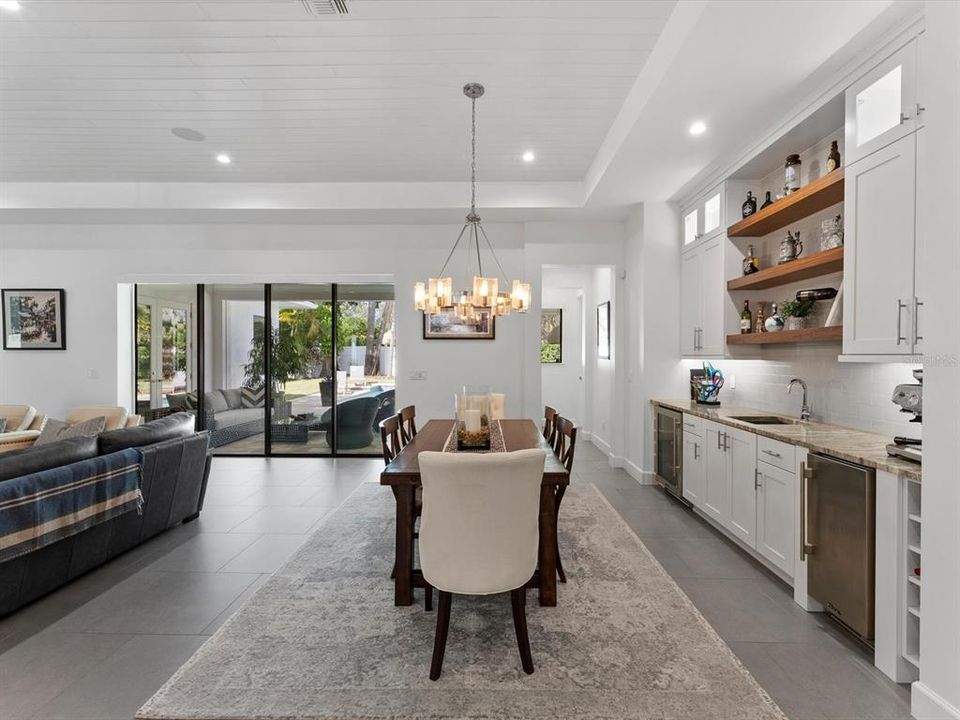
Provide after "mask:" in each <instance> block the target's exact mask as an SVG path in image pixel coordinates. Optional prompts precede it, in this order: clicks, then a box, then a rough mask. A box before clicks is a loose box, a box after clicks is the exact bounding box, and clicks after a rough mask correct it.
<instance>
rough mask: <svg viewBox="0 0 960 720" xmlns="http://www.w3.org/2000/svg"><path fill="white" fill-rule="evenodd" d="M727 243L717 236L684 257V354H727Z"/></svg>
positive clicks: (681, 271)
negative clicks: (724, 260) (725, 341)
mask: <svg viewBox="0 0 960 720" xmlns="http://www.w3.org/2000/svg"><path fill="white" fill-rule="evenodd" d="M723 240H724V237H723V236H722V235H721V236H717V237H713V238H711V239H709V240H705V241H704V242H702V243H700V244H699V245H697V246H696V247H693V248H690V249H689V250H687V251H685V252H684V253H683V254H682V255H681V257H680V263H681V266H680V267H681V270H680V351H681V353H682V354H683V355H692V356H718V355H723V346H724V335H723V331H724V319H723V299H724V297H725V290H724V283H725V280H724V266H723Z"/></svg>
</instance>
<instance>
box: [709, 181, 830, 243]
mask: <svg viewBox="0 0 960 720" xmlns="http://www.w3.org/2000/svg"><path fill="white" fill-rule="evenodd" d="M842 200H843V168H837V169H836V170H834V171H833V172H832V173H830V174H829V175H824V176H823V177H822V178H818V179H817V180H814V181H813V182H812V183H808V184H807V185H804V186H803V187H802V188H800V189H799V190H797V191H796V192H792V193H790V194H789V195H787V196H786V197H785V198H781V199H780V200H777V201H776V202H775V203H773V205H768V206H767V207H765V208H764V209H763V210H757V211H756V212H755V213H754V214H753V215H751V216H750V217H746V218H744V219H743V220H741V221H740V222H738V223H734V224H733V225H731V226H730V227H728V228H727V237H732V238H733V237H763V236H764V235H767V234H769V233H772V232H773V231H775V230H779V229H780V228H784V227H786V226H787V225H791V224H793V223H795V222H796V221H797V220H800V219H801V218H805V217H807V216H808V215H813V214H814V213H815V212H819V211H820V210H823V209H824V208H828V207H830V206H831V205H836V204H837V203H838V202H840V201H842Z"/></svg>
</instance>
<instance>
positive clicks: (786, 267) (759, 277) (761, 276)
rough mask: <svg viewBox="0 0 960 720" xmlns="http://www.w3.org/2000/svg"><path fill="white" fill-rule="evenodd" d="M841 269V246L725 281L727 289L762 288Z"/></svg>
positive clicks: (786, 283)
mask: <svg viewBox="0 0 960 720" xmlns="http://www.w3.org/2000/svg"><path fill="white" fill-rule="evenodd" d="M842 270H843V246H840V247H838V248H832V249H830V250H824V251H823V252H819V253H817V254H816V255H811V256H809V257H805V258H800V259H799V260H791V261H790V262H787V263H784V264H783V265H774V266H773V267H768V268H764V269H763V270H758V271H757V272H755V273H752V274H750V275H744V276H743V277H738V278H734V279H733V280H728V281H727V290H762V289H763V288H772V287H776V286H777V285H789V284H790V283H793V282H799V281H800V280H806V279H808V278H812V277H817V276H819V275H829V274H830V273H835V272H841V271H842Z"/></svg>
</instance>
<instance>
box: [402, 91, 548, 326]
mask: <svg viewBox="0 0 960 720" xmlns="http://www.w3.org/2000/svg"><path fill="white" fill-rule="evenodd" d="M483 92H484V90H483V85H481V84H480V83H468V84H466V85H464V86H463V94H464V95H466V96H467V97H468V98H470V111H471V139H470V212H469V213H468V214H467V219H466V222H464V224H463V228H462V229H461V230H460V234H459V235H458V236H457V241H456V242H455V243H454V244H453V248H451V250H450V253H449V254H448V255H447V259H446V261H445V262H444V263H443V267H442V268H440V272H439V273H438V274H437V277H432V278H430V279H429V280H427V281H426V282H418V283H415V284H414V286H413V293H414V300H415V302H416V307H417V310H421V311H423V312H425V313H437V312H441V311H447V312H451V311H452V312H453V313H455V314H456V315H457V316H458V317H460V318H463V319H470V318H473V317H475V316H476V314H477V311H478V310H479V311H487V312H488V313H489V314H490V315H509V314H510V312H511V311H512V310H516V311H517V312H521V313H525V312H526V311H527V310H528V309H529V308H530V283H525V282H521V281H520V280H514V281H513V282H512V284H511V283H509V282H508V281H507V277H506V274H505V273H504V271H503V265H501V264H500V259H499V258H498V257H497V253H496V252H494V249H493V244H492V243H491V242H490V238H488V237H487V233H486V231H485V230H484V229H483V224H482V223H481V221H480V216H479V215H477V98H478V97H480V96H481V95H483ZM481 237H483V241H484V244H485V245H486V247H487V249H488V250H489V252H490V255H491V256H492V257H493V260H494V262H495V263H496V266H497V269H498V270H499V273H500V274H499V275H489V276H487V275H484V274H483V259H482V258H481V253H480V238H481ZM464 238H466V240H465V242H464ZM461 242H464V250H465V252H466V255H467V276H468V277H469V275H470V269H471V266H472V262H473V257H474V253H476V260H477V274H476V275H474V276H473V287H472V289H468V290H454V289H453V278H452V277H450V276H446V275H444V273H445V272H446V270H447V266H448V265H449V264H450V259H451V258H452V257H453V256H454V253H456V251H457V248H458V247H459V246H460V243H461ZM500 280H503V288H504V289H502V290H501V285H500ZM507 287H510V291H509V292H507V291H506V288H507Z"/></svg>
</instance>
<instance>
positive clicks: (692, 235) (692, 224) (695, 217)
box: [681, 207, 701, 247]
mask: <svg viewBox="0 0 960 720" xmlns="http://www.w3.org/2000/svg"><path fill="white" fill-rule="evenodd" d="M681 225H682V232H683V246H684V247H686V246H687V245H689V244H690V243H694V242H696V241H697V240H699V239H700V237H701V233H700V209H699V207H692V208H690V209H689V210H687V211H686V212H684V213H683V221H682V223H681Z"/></svg>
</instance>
